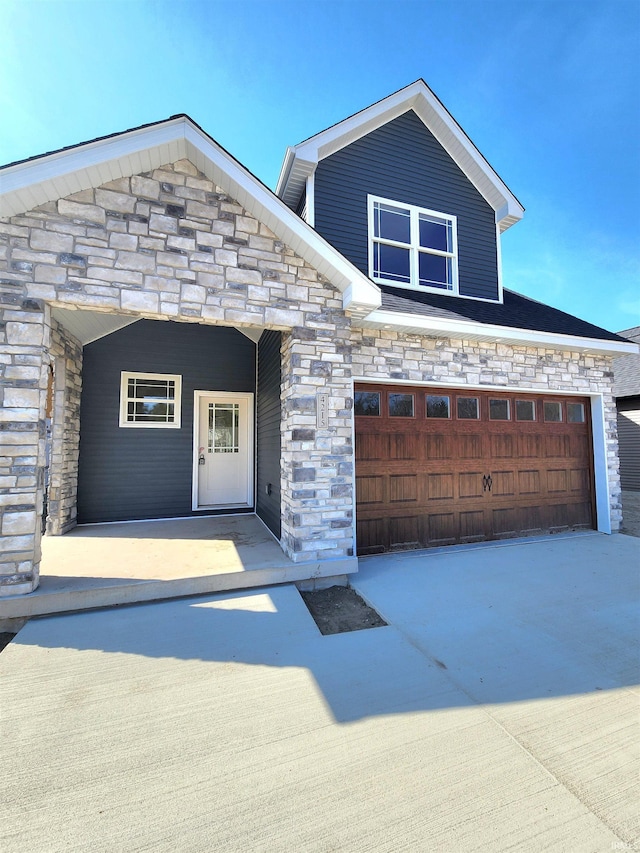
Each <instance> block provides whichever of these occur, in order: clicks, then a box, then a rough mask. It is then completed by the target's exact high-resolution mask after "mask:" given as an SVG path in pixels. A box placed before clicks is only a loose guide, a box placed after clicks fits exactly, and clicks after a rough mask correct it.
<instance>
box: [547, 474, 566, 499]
mask: <svg viewBox="0 0 640 853" xmlns="http://www.w3.org/2000/svg"><path fill="white" fill-rule="evenodd" d="M568 486H569V478H568V476H567V471H566V469H565V468H550V469H549V470H548V471H547V491H548V492H549V493H551V494H556V493H557V492H566V491H567V490H568Z"/></svg>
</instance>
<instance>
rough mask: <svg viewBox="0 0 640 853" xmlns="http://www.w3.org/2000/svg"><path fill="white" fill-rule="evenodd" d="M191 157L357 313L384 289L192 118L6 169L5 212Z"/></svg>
mask: <svg viewBox="0 0 640 853" xmlns="http://www.w3.org/2000/svg"><path fill="white" fill-rule="evenodd" d="M182 159H187V160H189V161H190V162H191V163H193V165H194V166H196V168H197V169H199V170H200V171H201V172H203V173H204V174H205V175H206V177H207V178H209V180H211V181H213V182H214V183H215V184H216V185H217V186H219V187H221V188H222V189H223V190H224V192H226V193H228V194H229V196H231V197H232V198H233V199H234V200H235V201H237V202H238V204H240V205H241V206H242V207H244V208H245V210H247V211H248V212H249V213H250V214H251V215H252V216H255V218H256V219H258V220H259V221H260V222H262V223H264V224H265V225H266V226H267V227H268V228H270V229H271V230H272V231H273V232H274V234H276V236H277V237H278V239H280V240H282V241H283V242H284V243H286V245H287V246H288V247H289V248H290V249H292V250H293V251H294V252H295V253H296V254H297V255H299V256H300V257H301V258H302V259H303V260H304V261H305V262H306V263H308V264H309V265H310V266H311V267H313V268H314V269H316V270H317V271H318V273H320V274H321V275H323V276H324V277H325V278H326V279H327V280H328V281H330V282H331V284H332V285H334V286H335V287H336V288H338V290H339V291H341V292H342V294H343V306H344V308H345V310H346V311H348V312H349V313H350V314H351V315H352V316H354V317H359V316H364V315H365V314H367V313H369V312H370V311H371V310H372V309H375V308H377V307H379V305H380V291H379V289H378V288H377V287H376V285H375V284H374V283H373V282H372V281H370V280H369V279H368V278H367V277H366V276H365V275H364V274H363V273H361V272H360V270H358V269H357V268H356V267H355V266H353V264H351V263H350V262H349V261H348V260H347V259H346V258H345V257H344V256H343V255H341V254H340V252H338V251H337V250H336V249H334V248H333V246H331V245H330V244H329V243H328V242H327V241H326V240H324V239H323V238H322V237H321V236H320V235H319V234H318V233H317V232H316V231H314V230H313V228H311V227H310V226H309V225H307V224H306V223H305V222H303V221H302V220H301V219H300V217H298V216H297V215H296V214H295V213H293V211H291V210H290V209H289V208H288V207H287V206H286V204H284V202H283V201H281V200H280V199H279V198H278V197H277V196H276V195H275V194H274V193H273V192H272V191H271V190H270V189H269V188H268V187H266V186H265V185H264V184H263V183H262V182H261V181H260V180H258V178H256V177H255V175H252V174H251V172H249V171H248V170H247V169H246V168H245V167H244V166H242V164H241V163H239V162H238V161H237V160H236V159H235V158H234V157H232V156H231V155H230V154H229V153H228V152H227V151H225V149H224V148H222V147H221V146H220V145H218V143H217V142H215V140H213V139H212V138H211V137H210V136H208V135H207V134H206V133H205V132H204V131H203V130H202V129H201V128H200V127H198V125H196V124H195V122H193V121H192V120H191V119H190V118H189V117H188V116H176V117H174V118H171V119H168V120H167V121H163V122H159V123H157V124H153V125H148V126H145V127H141V128H137V129H134V130H129V131H125V132H124V133H120V134H117V135H115V136H110V137H105V138H103V139H98V140H95V141H93V142H86V143H84V144H81V145H78V146H75V147H73V148H70V149H65V150H62V151H57V152H54V153H52V154H46V155H43V156H42V157H38V158H35V159H31V160H27V161H24V162H21V163H16V164H12V165H9V166H6V167H4V168H3V169H1V170H0V215H2V216H7V217H9V216H16V215H19V214H21V213H24V212H26V211H28V210H32V209H33V208H36V207H39V206H40V205H42V204H45V203H46V202H50V201H57V200H58V199H60V198H64V197H66V196H68V195H71V194H73V193H76V192H80V191H81V190H85V189H90V188H92V187H98V186H100V185H102V184H105V183H107V182H109V181H113V180H116V179H118V178H124V177H130V176H132V175H136V174H140V173H142V172H149V171H151V170H153V169H156V168H159V167H160V166H163V165H166V164H168V163H173V162H175V161H177V160H182Z"/></svg>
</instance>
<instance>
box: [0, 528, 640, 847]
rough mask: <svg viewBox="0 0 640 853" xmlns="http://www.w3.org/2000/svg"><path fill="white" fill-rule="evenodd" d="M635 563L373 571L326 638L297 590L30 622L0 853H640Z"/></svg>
mask: <svg viewBox="0 0 640 853" xmlns="http://www.w3.org/2000/svg"><path fill="white" fill-rule="evenodd" d="M639 545H640V543H639V541H638V540H637V539H633V538H631V537H627V536H620V535H619V536H611V537H607V536H603V535H599V534H588V535H582V536H569V537H564V538H550V539H545V540H543V541H540V542H529V543H526V544H502V545H499V546H493V547H479V548H477V549H457V550H456V549H447V550H446V551H442V552H436V553H434V552H431V553H429V554H417V553H413V554H404V555H396V556H385V557H372V558H368V559H366V560H363V561H362V569H361V571H360V573H359V574H358V575H357V576H355V577H354V578H352V583H353V585H354V586H355V587H356V588H357V589H358V590H359V591H360V592H361V594H362V595H363V596H364V597H365V598H366V599H367V600H368V601H369V602H370V603H371V604H373V606H375V608H376V609H377V610H378V611H379V612H380V613H381V615H383V616H384V617H385V619H387V621H388V622H389V625H388V627H384V628H377V629H372V630H367V631H358V632H354V633H351V634H340V635H334V636H328V637H323V636H321V635H320V634H319V632H318V630H317V629H316V627H315V624H314V623H313V621H312V620H311V617H310V616H309V614H308V612H307V610H306V608H305V606H304V604H303V602H302V600H301V598H300V596H299V594H298V592H297V591H296V589H295V587H293V586H292V585H283V586H277V587H269V588H264V589H261V590H251V591H246V592H241V593H221V594H217V595H210V596H207V597H200V598H189V599H180V600H174V601H170V602H165V603H159V604H148V605H138V606H135V607H127V608H120V609H114V610H104V611H99V612H90V613H77V614H74V615H69V616H56V617H48V618H43V619H39V620H32V621H31V622H29V623H28V624H27V625H26V626H25V627H24V628H23V629H22V631H20V633H19V634H18V635H17V637H16V638H15V639H14V641H13V642H12V643H10V645H9V646H8V647H7V648H6V649H5V651H4V652H3V653H2V654H1V655H0V702H1V712H2V716H1V731H0V735H1V737H0V762H1V764H0V766H2V769H3V793H2V798H0V849H1V850H2V851H3V853H13V851H16V852H17V851H20V853H22V851H25V850H37V851H39V853H41V851H59V850H60V851H61V850H65V851H69V850H71V851H80V850H82V851H86V850H91V851H103V850H104V851H107V850H108V851H113V850H118V851H120V850H122V851H143V850H144V851H147V850H157V851H215V853H226V851H238V853H240V851H242V853H250V851H251V852H252V851H265V853H266V852H267V851H269V853H273V851H278V853H279V851H283V853H284V851H287V853H291V851H305V853H306V851H318V853H319V851H323V853H326V851H354V852H355V851H358V853H359V851H389V853H392V851H393V853H395V851H412V853H413V851H436V852H437V853H438V852H439V851H443V853H449V851H456V853H457V852H458V851H492V853H493V851H536V852H537V851H541V850H545V851H593V852H594V853H596V851H598V852H599V851H611V850H633V849H637V847H636V846H634V845H637V844H638V840H639V830H638V819H637V817H638V808H637V806H638V790H637V783H638V754H637V744H638V740H639V738H638V735H639V734H640V729H639V726H638V703H639V698H640V688H639V687H638V682H639V679H638V675H639V673H638V637H639V633H640V632H639V631H638V628H639V621H638V610H637V601H638V564H639V560H638V557H639V551H638V548H639Z"/></svg>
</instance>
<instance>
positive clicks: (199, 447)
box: [194, 391, 253, 509]
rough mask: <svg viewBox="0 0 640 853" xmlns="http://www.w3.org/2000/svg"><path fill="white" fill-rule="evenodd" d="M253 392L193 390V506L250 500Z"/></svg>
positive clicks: (232, 504) (247, 503)
mask: <svg viewBox="0 0 640 853" xmlns="http://www.w3.org/2000/svg"><path fill="white" fill-rule="evenodd" d="M252 403H253V395H252V394H231V393H223V392H219V393H217V394H215V393H211V394H209V393H204V392H202V391H196V415H197V417H196V435H197V442H196V459H195V465H194V469H195V483H196V487H195V489H194V492H195V495H194V497H196V498H197V500H196V502H195V503H196V506H194V509H204V508H207V507H211V508H214V507H245V506H251V505H252V503H253V421H252V418H253V406H252Z"/></svg>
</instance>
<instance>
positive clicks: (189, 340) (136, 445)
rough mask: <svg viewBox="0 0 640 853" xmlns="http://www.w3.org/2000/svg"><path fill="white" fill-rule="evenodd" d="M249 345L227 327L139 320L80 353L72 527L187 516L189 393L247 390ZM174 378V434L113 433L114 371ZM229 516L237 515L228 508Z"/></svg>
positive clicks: (250, 386)
mask: <svg viewBox="0 0 640 853" xmlns="http://www.w3.org/2000/svg"><path fill="white" fill-rule="evenodd" d="M255 363H256V347H255V344H254V343H253V342H252V341H250V340H249V339H248V338H247V337H246V336H245V335H242V334H241V333H240V332H238V331H236V330H235V329H227V328H222V327H215V328H214V327H211V326H202V325H198V324H195V323H193V324H192V323H172V322H161V321H155V320H140V321H138V322H137V323H134V324H133V325H131V326H127V327H126V328H124V329H120V330H119V331H117V332H114V333H113V334H111V335H108V336H107V337H105V338H102V339H101V340H98V341H95V342H94V343H91V344H87V346H85V348H84V361H83V373H82V401H81V408H80V464H79V473H78V520H79V522H80V523H88V522H99V521H128V520H132V519H142V518H175V517H180V516H189V515H198V514H199V513H197V512H195V513H194V512H192V509H191V495H192V470H193V469H192V466H193V405H194V395H193V392H194V391H196V390H198V391H238V392H250V393H254V392H255V387H256V386H255V380H256V377H255ZM123 370H133V371H140V372H145V371H146V372H149V373H178V374H180V375H181V376H182V422H181V427H180V429H127V428H125V429H123V428H120V427H119V425H118V424H119V406H120V373H121V371H123ZM235 511H237V510H235Z"/></svg>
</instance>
